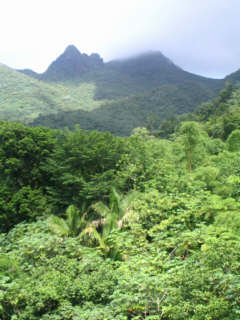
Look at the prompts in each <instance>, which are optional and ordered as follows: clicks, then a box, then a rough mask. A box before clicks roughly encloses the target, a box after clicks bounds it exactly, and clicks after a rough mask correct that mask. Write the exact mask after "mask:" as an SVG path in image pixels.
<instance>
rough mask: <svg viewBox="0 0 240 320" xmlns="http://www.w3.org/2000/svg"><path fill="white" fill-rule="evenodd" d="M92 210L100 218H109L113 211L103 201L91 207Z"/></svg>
mask: <svg viewBox="0 0 240 320" xmlns="http://www.w3.org/2000/svg"><path fill="white" fill-rule="evenodd" d="M91 208H92V209H93V210H94V211H95V212H96V213H97V214H98V215H99V216H100V217H107V216H108V215H109V214H110V213H111V210H110V209H109V208H108V206H106V205H105V204H104V203H103V202H102V201H99V202H96V203H94V204H92V205H91Z"/></svg>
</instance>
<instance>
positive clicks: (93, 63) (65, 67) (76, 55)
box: [41, 44, 103, 81]
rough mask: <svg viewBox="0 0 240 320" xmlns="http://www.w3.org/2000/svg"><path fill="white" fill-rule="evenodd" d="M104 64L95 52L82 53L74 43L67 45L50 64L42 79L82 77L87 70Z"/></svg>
mask: <svg viewBox="0 0 240 320" xmlns="http://www.w3.org/2000/svg"><path fill="white" fill-rule="evenodd" d="M101 66H103V60H102V58H101V57H100V56H99V55H98V54H96V53H93V54H91V55H90V56H89V55H87V54H86V53H81V52H80V51H79V50H78V49H77V48H76V47H75V46H74V45H72V44H71V45H69V46H67V47H66V49H65V51H64V52H63V53H62V54H61V55H60V56H59V57H58V58H57V59H56V60H55V61H54V62H52V63H51V64H50V66H49V67H48V69H47V70H46V71H45V72H44V73H43V74H42V75H41V79H43V80H50V81H64V80H72V79H75V78H80V77H81V76H82V75H83V74H84V73H85V72H88V71H90V70H92V69H95V68H98V67H101Z"/></svg>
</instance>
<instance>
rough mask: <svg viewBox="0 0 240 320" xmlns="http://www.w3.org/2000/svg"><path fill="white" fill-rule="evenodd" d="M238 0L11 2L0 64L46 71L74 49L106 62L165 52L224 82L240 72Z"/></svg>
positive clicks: (5, 9) (4, 15) (5, 12)
mask: <svg viewBox="0 0 240 320" xmlns="http://www.w3.org/2000/svg"><path fill="white" fill-rule="evenodd" d="M239 12H240V3H239V1H238V0H229V1H228V2H226V1H223V0H202V1H201V2H196V1H195V0H181V1H179V0H147V1H146V0H138V1H137V0H131V2H129V1H126V0H122V1H121V2H119V1H113V0H102V1H97V0H96V1H94V0H90V1H88V3H86V2H85V1H74V0H68V1H64V0H63V1H61V2H60V1H56V0H52V1H46V0H43V1H41V2H38V3H36V2H35V1H30V0H22V1H14V0H9V1H8V2H4V3H3V4H1V13H0V30H1V31H0V32H1V50H0V62H1V63H4V64H7V65H8V66H10V67H13V68H31V69H33V70H35V71H37V72H43V71H45V69H46V68H47V67H48V65H49V64H50V63H51V62H52V61H53V60H55V59H56V57H57V56H58V55H59V54H61V53H62V52H63V51H64V49H65V47H66V46H67V45H69V44H74V45H75V46H76V47H78V49H79V50H80V51H81V52H85V53H88V54H90V53H92V52H97V53H99V54H100V55H101V56H102V57H103V59H104V61H109V60H112V59H117V58H126V57H128V56H131V55H135V54H138V53H141V52H145V51H149V50H154V51H156V50H158V51H161V52H162V53H163V54H164V55H165V56H167V57H168V58H169V59H171V60H172V61H173V62H174V63H175V64H176V65H178V66H179V67H181V68H182V69H184V70H186V71H189V72H193V73H196V74H199V75H204V76H208V77H213V78H223V77H224V76H226V75H227V74H229V73H231V72H233V71H236V70H237V69H239V68H240V45H239V43H240V42H239V29H240V19H239Z"/></svg>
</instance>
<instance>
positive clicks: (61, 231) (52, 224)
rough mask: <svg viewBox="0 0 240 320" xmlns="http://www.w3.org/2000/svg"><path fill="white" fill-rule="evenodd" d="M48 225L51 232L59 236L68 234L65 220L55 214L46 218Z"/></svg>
mask: <svg viewBox="0 0 240 320" xmlns="http://www.w3.org/2000/svg"><path fill="white" fill-rule="evenodd" d="M48 227H49V229H50V230H51V231H52V232H53V233H55V234H57V235H59V236H68V235H69V233H70V230H69V226H68V224H67V223H66V221H65V220H64V219H62V218H59V217H57V216H50V217H49V218H48Z"/></svg>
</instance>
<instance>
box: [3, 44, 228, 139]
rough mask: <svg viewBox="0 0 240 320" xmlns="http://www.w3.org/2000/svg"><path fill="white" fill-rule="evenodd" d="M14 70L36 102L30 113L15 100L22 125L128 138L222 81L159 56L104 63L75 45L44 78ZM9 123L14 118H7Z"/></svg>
mask: <svg viewBox="0 0 240 320" xmlns="http://www.w3.org/2000/svg"><path fill="white" fill-rule="evenodd" d="M9 70H10V69H9ZM17 71H18V74H19V75H20V74H24V76H25V78H24V79H25V81H26V82H29V85H27V84H26V86H27V87H28V89H29V94H30V97H31V96H32V95H33V96H34V98H36V99H38V100H39V101H38V102H34V103H35V109H34V107H33V109H31V110H26V107H23V106H22V105H18V103H17V101H16V103H15V104H14V108H15V109H16V111H17V112H16V113H18V112H19V108H20V110H21V115H22V116H21V118H20V120H21V121H22V120H23V121H25V122H27V123H32V124H33V125H34V124H44V125H48V126H51V127H57V128H60V129H61V128H63V127H64V126H68V127H73V126H74V125H75V124H80V126H81V127H82V128H87V129H95V130H100V131H111V132H113V133H117V134H121V135H126V134H129V133H130V132H131V130H132V129H134V127H135V126H146V125H147V124H148V123H149V118H154V119H155V125H156V126H157V125H158V124H159V123H160V122H161V121H163V120H164V119H166V118H168V117H169V116H171V115H172V114H182V113H186V112H191V111H193V110H195V108H197V107H198V106H199V105H200V104H201V103H202V102H205V101H207V100H209V99H212V98H214V97H215V96H216V95H217V94H218V92H219V91H220V90H221V89H222V88H223V87H224V86H225V80H224V79H223V80H217V79H209V78H205V77H202V76H198V75H194V74H192V73H189V72H186V71H184V70H182V69H181V68H180V67H179V66H176V65H175V64H174V63H173V62H172V61H171V60H170V59H168V58H167V57H165V56H164V55H163V54H162V53H161V52H154V51H153V52H146V53H143V54H139V55H136V56H133V57H130V58H127V59H121V60H114V61H110V62H107V63H104V62H103V59H102V58H101V57H100V56H99V55H98V54H91V55H87V54H85V53H81V52H80V51H79V50H78V49H77V48H76V47H75V46H73V45H70V46H68V47H67V48H66V50H65V51H64V52H63V53H62V54H61V55H60V56H59V57H58V58H57V59H56V60H55V61H54V62H52V63H51V64H50V66H49V67H48V68H47V70H46V71H45V72H44V73H42V74H37V73H36V72H34V71H32V70H28V69H25V70H17ZM11 72H13V70H11ZM22 76H23V75H22ZM0 77H1V72H0ZM33 81H35V82H34V86H33V87H32V84H33ZM36 86H38V87H40V88H42V94H36V93H35V94H33V92H35V91H34V90H35V89H34V87H36ZM24 87H25V85H24ZM23 91H24V90H23ZM19 94H20V95H21V94H22V93H19ZM44 95H46V96H47V97H49V98H48V99H46V97H44ZM17 96H18V93H17V92H16V93H15V97H17ZM0 98H1V92H0ZM28 99H29V97H26V100H28ZM22 100H23V101H24V100H25V98H24V99H22ZM31 105H32V104H31ZM39 105H40V106H42V107H41V108H39ZM32 106H33V105H32ZM43 106H44V107H43ZM8 108H13V106H12V105H10V106H7V105H5V110H7V109H8ZM97 109H98V110H97ZM25 111H27V113H26V116H24V112H25ZM0 118H3V116H2V113H1V110H0ZM4 119H6V116H4ZM8 119H9V120H15V119H16V117H14V116H12V114H11V115H10V116H9V117H8Z"/></svg>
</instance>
